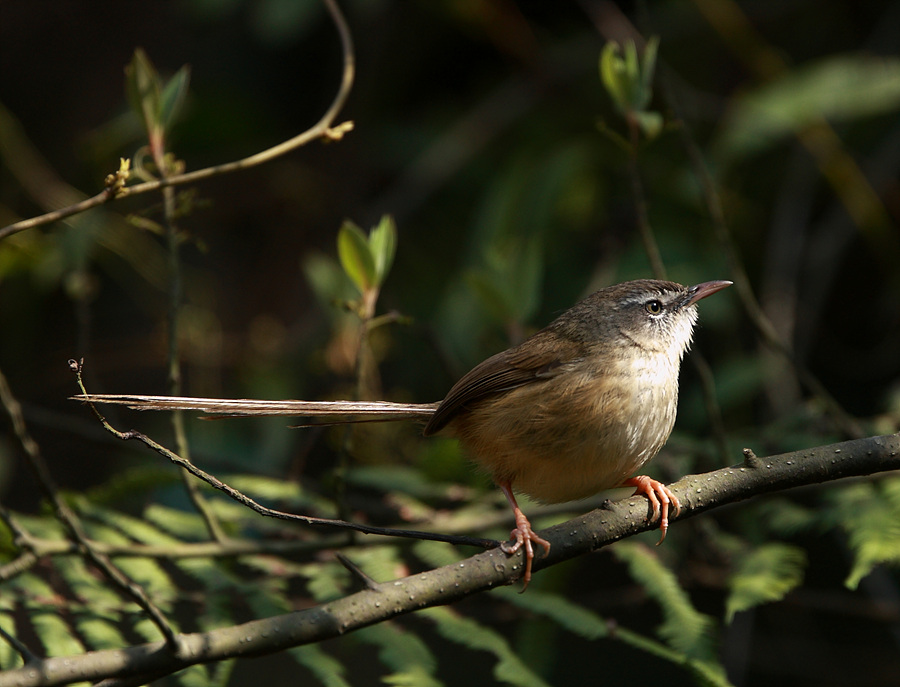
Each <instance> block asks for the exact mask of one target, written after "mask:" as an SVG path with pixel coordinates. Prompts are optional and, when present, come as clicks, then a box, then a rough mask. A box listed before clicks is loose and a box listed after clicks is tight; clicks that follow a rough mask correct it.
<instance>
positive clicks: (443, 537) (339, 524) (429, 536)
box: [70, 361, 500, 549]
mask: <svg viewBox="0 0 900 687" xmlns="http://www.w3.org/2000/svg"><path fill="white" fill-rule="evenodd" d="M70 365H71V366H72V369H73V371H75V373H76V376H77V379H78V385H79V387H80V388H81V391H82V393H83V394H84V396H83V397H82V398H84V399H89V398H91V396H90V394H88V393H87V391H86V390H85V388H84V385H83V382H82V380H81V369H80V365H79V364H78V363H77V362H75V361H70ZM87 404H88V406H89V407H90V409H91V411H92V412H93V413H94V416H95V417H96V418H97V419H98V420H99V421H100V423H101V424H102V425H103V428H104V429H105V430H106V431H107V432H109V433H110V434H112V435H113V436H115V437H118V438H119V439H122V440H123V441H128V440H131V439H136V440H137V441H140V442H141V443H142V444H144V445H145V446H147V447H148V448H151V449H153V450H154V451H156V452H157V453H159V454H160V455H161V456H163V457H165V458H167V459H168V460H170V461H172V462H173V463H175V464H176V465H178V466H179V467H181V468H183V469H184V470H186V471H188V472H189V473H191V474H192V475H193V476H194V477H196V478H198V479H201V480H203V481H204V482H206V483H207V484H209V485H210V486H212V487H214V488H216V489H218V490H219V491H221V492H223V493H225V494H227V495H228V496H229V497H231V498H232V499H234V500H235V501H237V502H238V503H240V504H241V505H243V506H246V507H247V508H250V509H251V510H253V511H255V512H256V513H259V514H260V515H264V516H266V517H270V518H277V519H279V520H291V521H294V522H301V523H303V524H305V525H310V526H319V527H331V528H336V529H342V530H348V531H353V532H361V533H363V534H377V535H381V536H387V537H405V538H408V539H426V540H429V541H439V542H445V543H448V544H458V545H464V546H476V547H479V548H484V549H489V548H493V547H496V546H499V545H500V542H498V541H496V540H494V539H482V538H477V537H464V536H458V535H449V534H439V533H434V532H421V531H417V530H402V529H394V528H390V527H374V526H371V525H361V524H359V523H354V522H348V521H346V520H336V519H332V518H318V517H314V516H311V515H298V514H296V513H285V512H284V511H280V510H276V509H274V508H267V507H266V506H263V505H262V504H260V503H257V502H256V501H254V500H253V499H252V498H250V497H249V496H247V495H245V494H244V493H242V492H240V491H238V490H237V489H235V488H234V487H231V486H229V485H227V484H225V483H224V482H222V481H221V480H220V479H218V478H217V477H215V476H213V475H211V474H209V473H208V472H206V471H204V470H202V469H201V468H199V467H197V466H196V465H194V464H193V463H191V462H190V461H187V460H185V459H184V458H182V457H181V456H179V455H178V454H177V453H174V452H172V451H170V450H169V449H167V448H166V447H165V446H163V445H162V444H159V443H158V442H156V441H154V440H153V439H151V438H150V437H148V436H147V435H145V434H143V433H141V432H138V431H137V430H133V429H132V430H128V431H126V432H122V431H119V430H117V429H116V428H114V427H113V426H112V425H111V424H109V422H108V421H107V419H106V418H105V417H104V416H103V415H102V414H101V413H100V411H99V410H97V407H96V406H95V405H94V404H93V403H92V402H91V401H87Z"/></svg>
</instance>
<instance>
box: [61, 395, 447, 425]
mask: <svg viewBox="0 0 900 687" xmlns="http://www.w3.org/2000/svg"><path fill="white" fill-rule="evenodd" d="M71 399H72V400H73V401H82V402H84V403H111V404H115V405H124V406H128V407H129V408H133V409H134V410H195V411H197V412H200V413H205V414H206V415H222V416H230V417H246V416H258V417H266V416H277V415H280V416H289V417H308V418H316V419H322V420H325V421H326V422H338V423H342V422H389V421H391V420H408V419H415V418H421V419H425V418H429V417H431V415H432V414H433V413H434V411H435V408H437V406H438V404H437V403H391V402H390V401H260V400H256V399H248V398H238V399H227V398H191V397H186V396H139V395H132V394H79V395H78V396H72V397H71Z"/></svg>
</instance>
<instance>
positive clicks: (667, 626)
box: [613, 542, 714, 660]
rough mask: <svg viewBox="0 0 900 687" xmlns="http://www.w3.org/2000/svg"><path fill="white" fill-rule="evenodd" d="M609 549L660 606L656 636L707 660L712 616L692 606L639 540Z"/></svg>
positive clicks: (686, 654) (622, 543)
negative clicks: (659, 618) (660, 621)
mask: <svg viewBox="0 0 900 687" xmlns="http://www.w3.org/2000/svg"><path fill="white" fill-rule="evenodd" d="M613 551H614V553H615V555H616V557H617V558H619V560H621V561H622V562H624V563H625V564H627V565H628V569H629V572H630V573H631V576H632V577H633V578H634V579H635V580H636V581H637V582H638V583H640V584H641V585H642V586H643V588H644V591H645V592H646V593H647V595H648V596H650V597H651V598H652V599H654V600H655V601H656V602H657V603H658V604H659V606H660V608H661V609H662V612H663V617H664V619H665V620H664V621H663V624H662V625H660V627H659V628H658V629H657V632H658V634H659V635H660V637H662V638H663V639H664V640H665V641H666V643H667V644H668V645H669V646H671V647H672V648H673V649H676V650H677V651H680V652H681V653H683V654H684V655H685V656H687V657H689V658H698V659H702V660H711V659H712V658H713V656H714V651H713V641H712V630H713V627H714V622H713V619H712V618H710V617H709V616H708V615H704V614H703V613H700V612H699V611H698V610H697V609H696V608H694V606H693V604H691V600H690V599H689V598H688V595H687V593H686V592H685V591H684V590H683V589H682V588H681V586H680V585H679V584H678V580H677V579H676V578H675V575H674V574H672V572H671V571H670V570H669V569H668V568H666V567H665V566H664V565H663V564H662V562H661V561H660V560H659V558H658V557H657V556H656V555H655V554H653V553H652V552H651V551H650V549H648V548H647V547H646V546H644V545H643V544H637V543H632V542H619V543H618V544H617V545H616V546H615V547H613Z"/></svg>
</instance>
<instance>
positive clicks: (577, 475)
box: [425, 279, 731, 586]
mask: <svg viewBox="0 0 900 687" xmlns="http://www.w3.org/2000/svg"><path fill="white" fill-rule="evenodd" d="M730 284H731V282H729V281H711V282H705V283H703V284H698V285H697V286H692V287H690V288H688V287H685V286H681V285H680V284H675V283H673V282H667V281H656V280H650V279H642V280H638V281H630V282H626V283H624V284H617V285H615V286H609V287H607V288H605V289H601V290H600V291H597V292H596V293H594V294H592V295H591V296H588V297H587V298H585V299H584V300H583V301H581V302H579V303H578V304H576V305H575V306H574V307H572V308H570V309H569V310H567V311H566V312H564V313H563V314H562V315H560V316H559V317H558V318H557V319H556V320H554V321H553V322H552V323H551V324H550V325H548V326H547V327H546V328H544V329H542V330H541V331H539V332H537V333H536V334H534V335H533V336H531V337H530V338H528V339H526V340H525V341H523V342H522V343H521V344H519V345H518V346H516V347H514V348H510V349H508V350H505V351H503V352H502V353H498V354H497V355H495V356H492V357H490V358H488V359H487V360H485V361H484V362H483V363H481V364H480V365H478V366H476V367H475V368H474V369H473V370H472V371H471V372H469V373H468V374H467V375H465V376H464V377H463V378H462V379H460V380H459V381H458V382H457V383H456V384H455V385H454V386H453V388H452V389H450V392H449V393H448V394H447V397H446V398H445V399H444V401H443V402H442V403H441V404H440V405H439V406H438V408H437V410H436V411H435V412H434V414H433V415H432V416H431V419H430V420H429V421H428V424H427V425H426V426H425V435H426V436H427V435H430V434H435V433H437V432H439V431H441V430H443V429H445V428H446V429H447V430H449V431H450V432H452V433H453V434H454V435H455V436H457V437H458V438H459V440H460V442H461V443H462V445H463V447H464V449H465V450H466V452H467V453H468V454H469V455H470V456H471V457H472V459H473V460H474V461H475V462H476V463H478V464H479V465H481V466H482V467H483V468H485V469H486V470H487V471H488V473H489V474H490V475H491V477H492V479H493V480H494V482H495V483H496V484H497V486H499V487H500V489H502V490H503V493H504V494H505V495H506V498H507V500H508V501H509V504H510V506H511V507H512V509H513V512H514V514H515V520H516V527H515V529H514V530H513V531H512V533H511V535H510V536H511V537H512V539H513V541H512V542H506V543H505V544H504V545H503V550H504V551H505V552H506V553H508V554H514V553H516V552H517V551H518V550H519V549H520V548H521V547H522V546H523V545H524V547H525V559H526V562H525V574H524V577H523V579H524V582H525V585H526V586H527V585H528V582H529V581H530V579H531V565H532V560H533V559H534V545H535V544H536V545H539V546H542V547H543V548H544V550H545V552H549V550H550V543H549V542H548V541H547V540H545V539H542V538H541V537H539V536H538V535H537V534H536V533H535V532H534V531H533V530H532V529H531V523H530V522H529V521H528V518H527V517H525V514H524V513H523V512H522V510H521V509H520V508H519V505H518V503H516V497H515V494H514V492H522V493H525V494H528V495H529V496H531V497H533V498H535V499H537V500H538V501H543V502H546V503H559V502H563V501H572V500H575V499H580V498H585V497H587V496H591V495H593V494H596V493H597V492H599V491H603V490H604V489H610V488H613V487H621V486H633V487H637V491H636V492H635V494H644V495H646V496H647V498H648V499H649V500H650V503H651V505H652V508H653V515H652V517H651V521H653V522H655V521H656V520H660V529H661V530H662V536H661V538H660V541H662V539H664V538H665V535H666V530H667V529H668V526H669V517H668V516H669V506H670V504H671V505H672V506H673V507H674V511H675V514H677V513H678V510H679V508H680V504H679V502H678V499H677V498H676V497H675V495H674V494H673V493H672V492H671V491H669V489H668V487H666V486H665V485H663V484H662V483H660V482H657V481H656V480H653V479H650V478H649V477H646V476H643V475H639V476H636V477H631V475H633V474H634V473H635V472H636V471H637V470H638V469H640V467H641V466H642V465H643V464H644V463H646V462H647V461H648V460H650V459H651V458H653V456H655V455H656V453H657V452H658V451H659V450H660V449H661V448H662V446H663V444H665V443H666V440H667V439H668V438H669V434H670V433H671V431H672V426H673V425H674V424H675V415H676V412H677V408H678V372H679V367H680V365H681V359H682V357H683V356H684V353H685V351H686V350H687V349H688V346H689V345H690V343H691V337H692V334H693V328H694V323H695V322H696V321H697V307H696V305H695V304H696V303H697V301H699V300H700V299H701V298H706V297H707V296H709V295H711V294H713V293H715V292H716V291H719V290H721V289H724V288H725V287H726V286H729V285H730Z"/></svg>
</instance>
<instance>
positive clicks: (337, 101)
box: [0, 0, 356, 240]
mask: <svg viewBox="0 0 900 687" xmlns="http://www.w3.org/2000/svg"><path fill="white" fill-rule="evenodd" d="M323 2H324V3H325V7H326V8H327V9H328V12H329V13H330V14H331V18H332V20H333V21H334V24H335V27H336V28H337V31H338V34H339V36H340V40H341V48H342V51H343V56H344V69H343V74H342V76H341V85H340V87H339V88H338V92H337V95H336V96H335V98H334V100H333V101H332V103H331V105H330V106H329V108H328V109H327V110H326V111H325V114H323V115H322V117H321V119H319V121H318V122H316V123H315V124H314V125H313V126H312V127H310V128H309V129H307V130H306V131H304V132H302V133H300V134H298V135H296V136H294V137H293V138H291V139H288V140H287V141H283V142H281V143H279V144H277V145H275V146H272V147H271V148H268V149H266V150H263V151H261V152H259V153H255V154H254V155H250V156H249V157H245V158H243V159H241V160H236V161H234V162H226V163H223V164H221V165H215V166H213V167H204V168H203V169H198V170H195V171H193V172H187V173H185V174H178V175H173V176H170V177H167V178H165V179H156V180H154V181H146V182H144V183H142V184H136V185H134V186H126V187H124V188H119V187H117V186H109V187H108V188H105V189H103V190H102V191H101V192H100V193H98V194H97V195H95V196H92V197H90V198H86V199H85V200H83V201H81V202H79V203H75V204H74V205H69V206H67V207H64V208H60V209H59V210H54V211H52V212H48V213H45V214H43V215H39V216H37V217H31V218H29V219H24V220H21V221H20V222H15V223H14V224H10V225H9V226H6V227H3V228H2V229H0V240H2V239H4V238H6V237H7V236H12V235H13V234H17V233H19V232H20V231H25V230H26V229H32V228H34V227H38V226H41V225H44V224H49V223H51V222H56V221H58V220H61V219H65V218H66V217H71V216H72V215H76V214H78V213H80V212H84V211H85V210H89V209H91V208H94V207H97V206H99V205H104V204H106V203H109V202H112V201H114V200H118V199H119V198H124V197H126V196H133V195H137V194H141V193H149V192H151V191H157V190H159V189H161V188H166V187H168V186H183V185H184V184H191V183H194V182H197V181H202V180H203V179H209V178H211V177H214V176H219V175H220V174H228V173H231V172H236V171H238V170H242V169H249V168H250V167H256V166H257V165H261V164H263V163H264V162H269V161H270V160H274V159H275V158H277V157H280V156H282V155H284V154H285V153H288V152H290V151H292V150H294V149H295V148H299V147H301V146H304V145H306V144H307V143H309V142H310V141H314V140H316V139H319V138H326V139H329V140H334V141H337V140H340V139H341V138H342V137H343V136H344V134H345V133H347V132H348V131H351V130H352V129H353V122H343V123H341V124H338V125H335V124H334V122H335V120H336V119H337V116H338V113H339V112H340V111H341V110H342V109H343V107H344V104H345V103H346V102H347V98H348V96H349V95H350V90H351V89H352V87H353V80H354V77H355V74H356V58H355V57H354V52H353V39H352V37H351V35H350V29H349V27H348V26H347V21H346V19H345V18H344V15H343V14H342V13H341V10H340V8H339V7H338V5H337V2H336V0H323Z"/></svg>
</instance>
